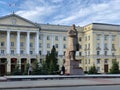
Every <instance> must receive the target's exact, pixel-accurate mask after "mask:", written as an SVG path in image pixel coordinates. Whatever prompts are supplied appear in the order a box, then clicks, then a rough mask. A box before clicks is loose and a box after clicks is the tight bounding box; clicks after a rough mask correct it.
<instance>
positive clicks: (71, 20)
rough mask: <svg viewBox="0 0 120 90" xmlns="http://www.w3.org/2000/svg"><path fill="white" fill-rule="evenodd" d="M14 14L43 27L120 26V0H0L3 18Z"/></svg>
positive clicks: (0, 11)
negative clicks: (95, 24)
mask: <svg viewBox="0 0 120 90" xmlns="http://www.w3.org/2000/svg"><path fill="white" fill-rule="evenodd" d="M13 10H14V12H15V13H16V14H17V15H20V16H22V17H24V18H26V19H29V20H31V21H33V22H37V23H43V24H46V23H49V24H61V25H72V24H76V25H79V26H84V25H87V24H90V23H95V22H96V23H109V24H120V0H0V17H1V16H5V15H8V14H11V13H12V11H13Z"/></svg>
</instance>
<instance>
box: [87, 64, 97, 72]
mask: <svg viewBox="0 0 120 90" xmlns="http://www.w3.org/2000/svg"><path fill="white" fill-rule="evenodd" d="M88 73H89V74H97V69H96V67H95V65H93V66H91V67H90V70H89V71H88Z"/></svg>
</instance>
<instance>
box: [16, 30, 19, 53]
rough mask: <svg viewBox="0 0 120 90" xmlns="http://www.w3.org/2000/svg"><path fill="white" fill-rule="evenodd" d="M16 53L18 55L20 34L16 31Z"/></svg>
mask: <svg viewBox="0 0 120 90" xmlns="http://www.w3.org/2000/svg"><path fill="white" fill-rule="evenodd" d="M16 40H17V41H16V53H17V54H20V32H19V31H17V39H16Z"/></svg>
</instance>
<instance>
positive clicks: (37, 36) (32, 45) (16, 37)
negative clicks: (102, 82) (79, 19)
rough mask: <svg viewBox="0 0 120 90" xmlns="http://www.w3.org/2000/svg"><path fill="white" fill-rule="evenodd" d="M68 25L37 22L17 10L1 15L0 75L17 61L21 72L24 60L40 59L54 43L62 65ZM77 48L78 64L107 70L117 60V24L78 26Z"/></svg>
mask: <svg viewBox="0 0 120 90" xmlns="http://www.w3.org/2000/svg"><path fill="white" fill-rule="evenodd" d="M70 28H71V26H64V25H51V24H40V23H34V22H31V21H29V20H27V19H25V18H23V17H20V16H18V15H16V14H10V15H7V16H3V17H1V18H0V75H5V74H7V73H10V72H13V71H14V69H15V66H16V65H19V66H20V69H21V70H22V71H23V72H24V71H25V66H26V64H27V63H29V64H31V65H32V64H33V63H34V61H36V60H37V61H38V62H39V63H41V62H42V60H43V59H44V58H45V55H46V54H47V53H50V51H51V49H52V46H53V45H54V46H55V47H56V50H57V53H58V57H59V64H60V65H62V64H63V61H64V55H65V51H66V47H67V30H69V29H70ZM76 28H77V30H78V38H79V44H80V50H79V52H77V53H76V56H77V59H78V60H80V64H79V66H80V67H82V68H83V70H84V71H88V70H89V68H90V67H91V66H92V65H95V66H96V67H97V70H98V72H99V73H107V72H109V69H110V68H111V65H112V61H113V60H115V59H116V60H117V61H118V62H120V60H119V59H120V25H112V24H102V23H92V24H89V25H86V26H83V27H80V26H77V27H76Z"/></svg>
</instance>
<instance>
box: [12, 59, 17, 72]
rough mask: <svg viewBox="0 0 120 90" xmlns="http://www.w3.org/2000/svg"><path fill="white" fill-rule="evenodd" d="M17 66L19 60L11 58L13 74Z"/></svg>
mask: <svg viewBox="0 0 120 90" xmlns="http://www.w3.org/2000/svg"><path fill="white" fill-rule="evenodd" d="M16 65H17V58H11V73H13V72H14V70H15V67H16Z"/></svg>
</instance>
